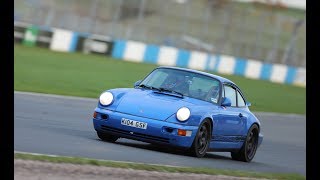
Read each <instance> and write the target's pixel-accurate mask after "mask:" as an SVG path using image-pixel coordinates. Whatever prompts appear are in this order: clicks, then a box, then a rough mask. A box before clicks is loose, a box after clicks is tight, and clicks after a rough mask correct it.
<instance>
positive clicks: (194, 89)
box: [139, 68, 220, 103]
mask: <svg viewBox="0 0 320 180" xmlns="http://www.w3.org/2000/svg"><path fill="white" fill-rule="evenodd" d="M139 86H140V87H147V88H149V89H154V90H162V91H167V92H172V93H176V94H181V95H183V96H188V97H191V98H196V99H200V100H203V101H207V102H211V103H217V102H218V100H219V95H220V93H219V90H220V83H219V81H218V80H216V79H214V78H212V77H208V76H205V75H202V74H198V73H194V72H188V71H184V70H177V69H170V68H159V69H155V70H154V71H152V72H151V73H150V74H149V75H148V76H147V77H146V78H145V79H144V80H143V81H142V82H141V83H140V85H139Z"/></svg>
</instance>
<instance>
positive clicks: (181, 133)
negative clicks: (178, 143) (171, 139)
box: [178, 129, 192, 137]
mask: <svg viewBox="0 0 320 180" xmlns="http://www.w3.org/2000/svg"><path fill="white" fill-rule="evenodd" d="M191 134H192V131H187V130H183V129H178V136H189V137H190V136H191Z"/></svg>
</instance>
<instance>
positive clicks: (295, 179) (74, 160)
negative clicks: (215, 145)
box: [14, 153, 306, 180]
mask: <svg viewBox="0 0 320 180" xmlns="http://www.w3.org/2000/svg"><path fill="white" fill-rule="evenodd" d="M14 158H15V159H24V160H36V161H45V162H52V163H71V164H88V165H94V166H105V167H114V168H126V169H128V168H130V169H136V170H147V171H159V172H172V173H173V172H176V173H195V174H209V175H227V176H236V177H252V178H266V179H281V180H285V179H290V180H300V179H301V180H302V179H306V178H305V177H304V176H302V175H299V174H293V173H292V174H289V173H258V172H245V171H237V170H222V169H212V168H201V167H199V168H194V167H172V166H164V165H150V164H142V163H129V162H115V161H106V160H96V159H89V158H79V157H65V156H54V157H53V156H49V155H34V154H27V153H15V154H14Z"/></svg>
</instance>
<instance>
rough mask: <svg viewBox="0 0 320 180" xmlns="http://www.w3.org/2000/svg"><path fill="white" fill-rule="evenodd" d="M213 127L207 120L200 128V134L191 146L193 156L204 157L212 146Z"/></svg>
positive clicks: (198, 133)
mask: <svg viewBox="0 0 320 180" xmlns="http://www.w3.org/2000/svg"><path fill="white" fill-rule="evenodd" d="M210 139H211V125H210V122H209V120H205V121H203V122H202V123H201V125H200V126H199V129H198V132H197V134H196V136H195V138H194V141H193V143H192V146H191V149H190V150H191V154H192V155H193V156H195V157H203V156H204V155H205V154H206V152H207V150H208V148H209V145H210Z"/></svg>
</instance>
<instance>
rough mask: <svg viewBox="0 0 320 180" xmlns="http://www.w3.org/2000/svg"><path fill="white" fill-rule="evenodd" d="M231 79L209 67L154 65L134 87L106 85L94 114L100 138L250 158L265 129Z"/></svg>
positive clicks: (197, 153) (199, 154)
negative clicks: (214, 73) (198, 68)
mask: <svg viewBox="0 0 320 180" xmlns="http://www.w3.org/2000/svg"><path fill="white" fill-rule="evenodd" d="M248 106H250V103H249V102H248V101H247V100H246V99H245V97H244V96H243V93H242V92H241V90H240V88H239V87H238V86H237V85H236V84H235V83H233V82H232V81H230V80H228V79H226V78H223V77H220V76H217V75H213V74H209V73H205V72H201V71H197V70H191V69H184V68H177V67H158V68H155V69H154V70H153V71H152V72H151V73H150V74H149V75H147V76H146V77H145V78H144V79H143V80H139V81H137V82H136V83H135V84H134V88H117V89H109V90H107V91H104V92H103V93H102V94H101V95H100V97H99V102H98V105H97V107H96V108H95V111H94V114H93V125H94V129H95V130H96V131H97V135H98V137H99V138H100V139H102V140H104V141H108V142H115V141H116V140H117V139H118V138H120V137H121V138H129V139H134V140H139V141H144V142H149V143H155V144H162V145H168V146H174V147H179V148H182V149H185V150H187V151H188V152H190V153H191V154H192V155H194V156H196V157H203V156H204V155H205V154H206V152H208V151H220V152H231V157H232V159H234V160H239V161H245V162H250V161H251V160H252V159H253V157H254V156H255V153H256V151H257V148H258V147H259V146H260V144H261V142H262V140H263V135H262V134H261V125H260V122H259V120H258V119H257V118H256V117H255V116H254V114H252V113H251V112H250V110H249V108H248Z"/></svg>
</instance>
